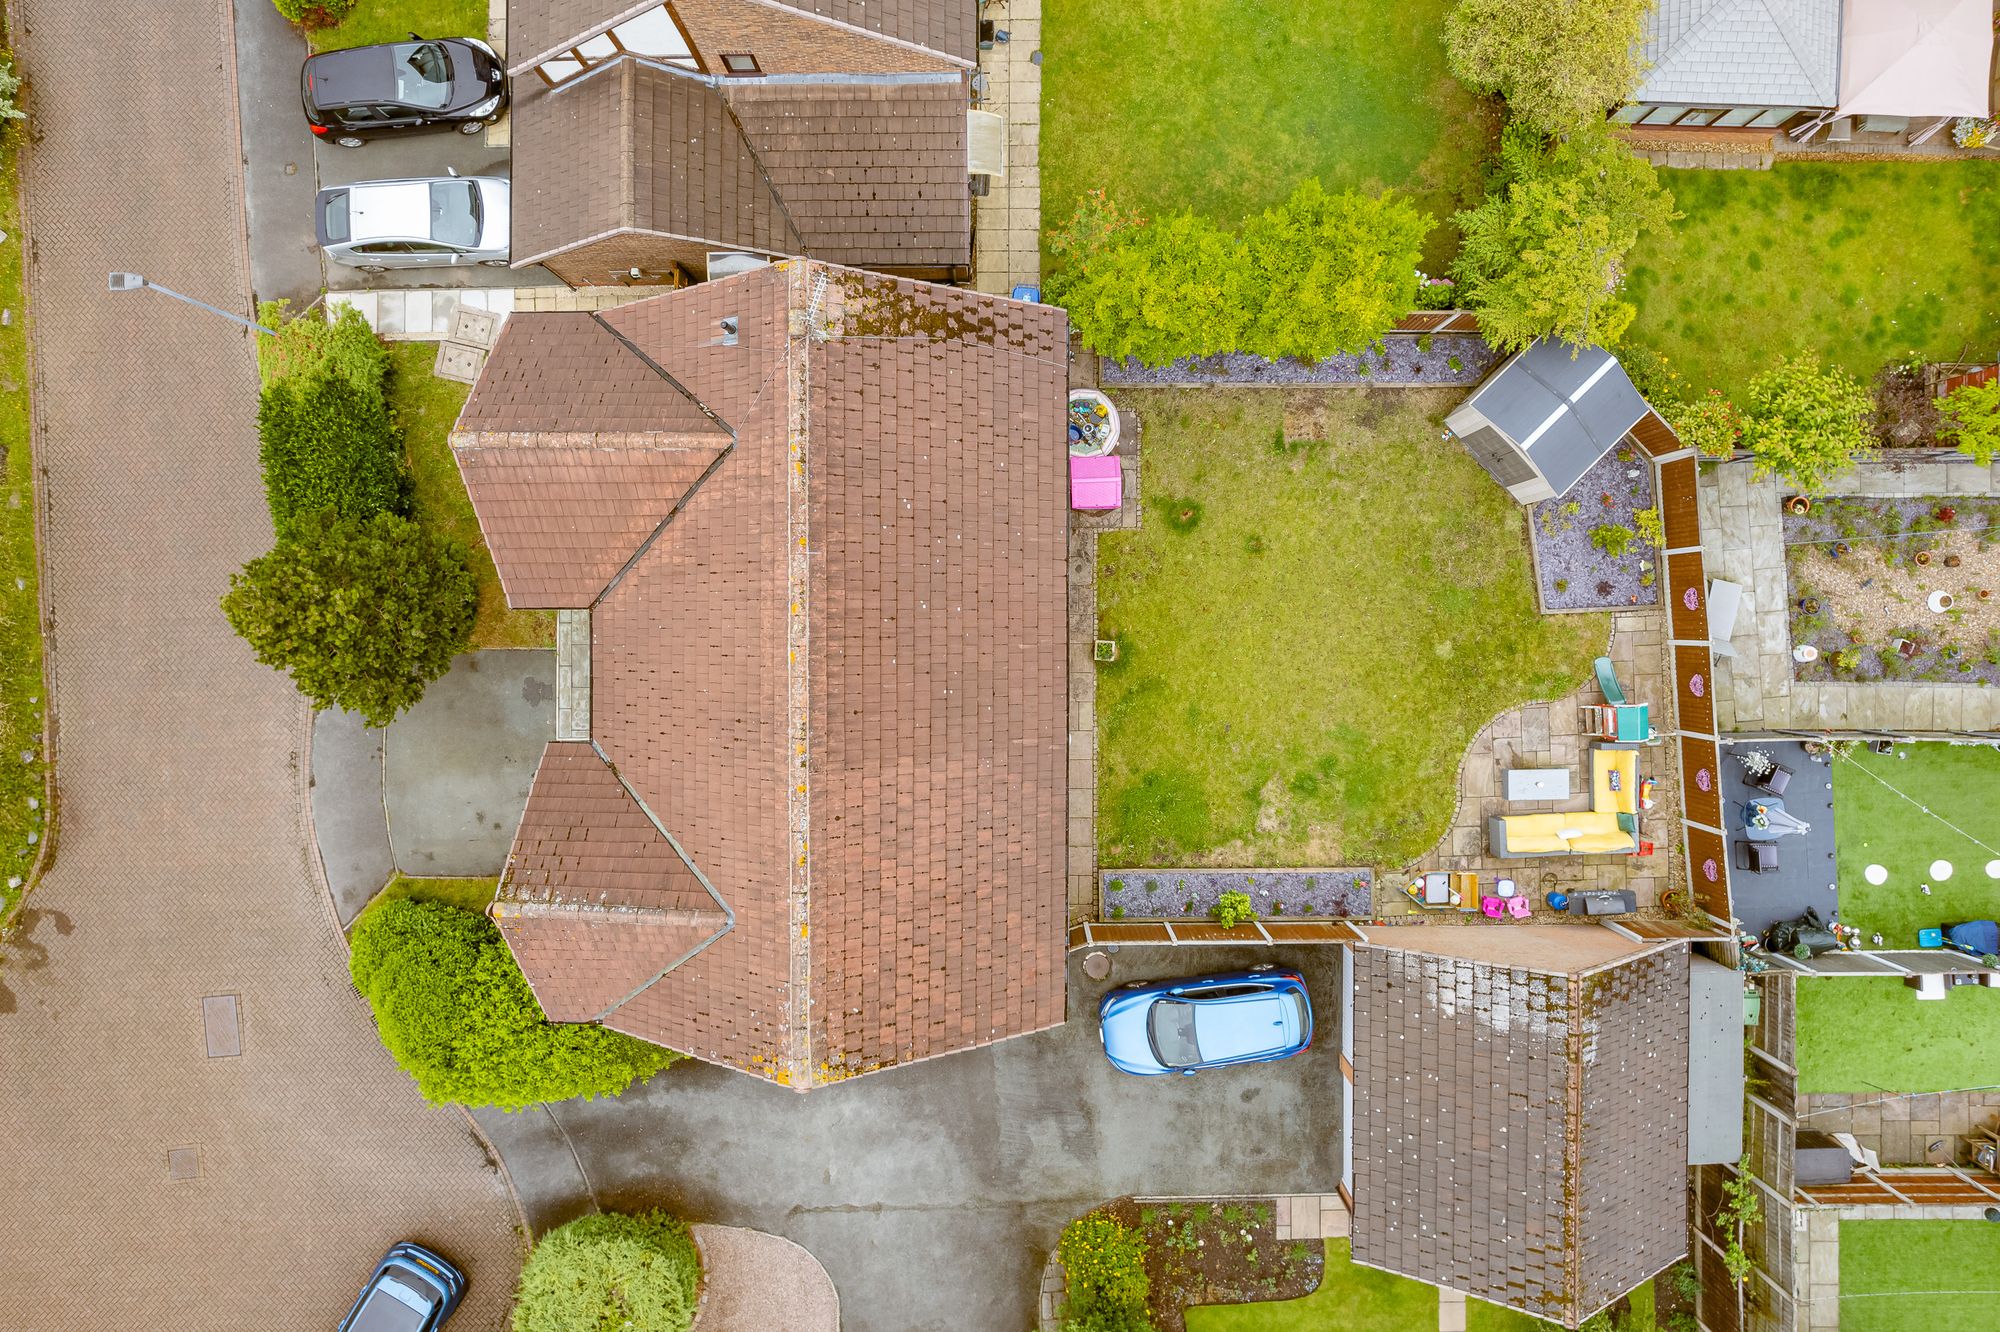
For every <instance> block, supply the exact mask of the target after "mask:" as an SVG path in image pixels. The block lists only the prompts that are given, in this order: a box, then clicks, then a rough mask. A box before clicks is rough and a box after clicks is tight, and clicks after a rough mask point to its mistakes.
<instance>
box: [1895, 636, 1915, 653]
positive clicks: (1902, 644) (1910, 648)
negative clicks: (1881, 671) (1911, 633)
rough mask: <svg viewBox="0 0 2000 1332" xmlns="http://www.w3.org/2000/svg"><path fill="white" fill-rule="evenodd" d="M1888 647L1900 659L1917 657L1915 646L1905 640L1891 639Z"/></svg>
mask: <svg viewBox="0 0 2000 1332" xmlns="http://www.w3.org/2000/svg"><path fill="white" fill-rule="evenodd" d="M1889 646H1890V647H1891V648H1893V649H1894V650H1895V652H1896V655H1897V656H1900V657H1914V656H1916V655H1917V645H1916V644H1915V643H1914V642H1912V641H1911V640H1909V639H1907V638H1892V639H1890V640H1889Z"/></svg>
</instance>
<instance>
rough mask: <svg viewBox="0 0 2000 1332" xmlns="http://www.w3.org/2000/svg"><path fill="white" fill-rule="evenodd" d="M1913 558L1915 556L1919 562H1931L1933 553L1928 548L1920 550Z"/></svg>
mask: <svg viewBox="0 0 2000 1332" xmlns="http://www.w3.org/2000/svg"><path fill="white" fill-rule="evenodd" d="M1912 558H1914V559H1915V560H1916V562H1917V563H1918V564H1929V563H1930V562H1931V553H1930V552H1929V551H1927V550H1920V551H1918V552H1917V553H1916V555H1915V556H1913V557H1912Z"/></svg>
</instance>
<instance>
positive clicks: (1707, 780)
mask: <svg viewBox="0 0 2000 1332" xmlns="http://www.w3.org/2000/svg"><path fill="white" fill-rule="evenodd" d="M1694 784H1695V785H1696V786H1698V787H1700V788H1701V789H1702V790H1704V791H1712V790H1714V789H1715V778H1714V777H1712V776H1710V775H1709V772H1708V769H1707V768H1696V769H1695V770H1694Z"/></svg>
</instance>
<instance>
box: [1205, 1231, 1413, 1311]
mask: <svg viewBox="0 0 2000 1332" xmlns="http://www.w3.org/2000/svg"><path fill="white" fill-rule="evenodd" d="M1325 1244H1326V1275H1325V1276H1323V1277H1322V1278H1321V1279H1320V1283H1319V1289H1318V1290H1315V1291H1314V1292H1313V1293H1312V1294H1310V1295H1308V1296H1306V1297H1305V1298H1304V1299H1302V1300H1271V1301H1265V1302H1262V1303H1257V1304H1203V1305H1196V1306H1194V1307H1192V1308H1190V1309H1188V1311H1187V1327H1188V1332H1322V1329H1325V1328H1335V1327H1338V1328H1367V1329H1369V1332H1437V1325H1438V1291H1437V1287H1436V1286H1428V1285H1425V1284H1424V1283H1423V1282H1421V1281H1412V1280H1410V1279H1409V1278H1408V1277H1400V1276H1396V1275H1395V1274H1393V1273H1390V1272H1383V1271H1378V1270H1377V1269H1375V1268H1373V1267H1363V1266H1361V1265H1360V1264H1358V1263H1356V1262H1355V1261H1354V1260H1353V1254H1352V1252H1351V1251H1350V1250H1349V1248H1348V1242H1347V1241H1346V1240H1344V1239H1330V1240H1326V1241H1325Z"/></svg>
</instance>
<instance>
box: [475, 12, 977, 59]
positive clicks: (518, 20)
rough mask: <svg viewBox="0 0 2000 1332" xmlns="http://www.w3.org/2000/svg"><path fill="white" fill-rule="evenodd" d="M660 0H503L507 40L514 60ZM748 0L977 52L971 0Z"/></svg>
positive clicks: (914, 41)
mask: <svg viewBox="0 0 2000 1332" xmlns="http://www.w3.org/2000/svg"><path fill="white" fill-rule="evenodd" d="M659 3H660V0H508V3H507V45H508V50H509V52H510V55H511V57H512V59H513V60H514V61H515V62H517V67H519V65H520V64H524V63H531V62H534V61H538V60H540V59H542V58H543V57H545V56H547V55H548V54H549V53H551V52H553V51H557V50H562V49H564V48H567V47H569V46H571V45H573V44H575V43H576V42H578V41H579V40H581V39H582V38H583V37H585V36H586V35H589V34H593V33H597V32H602V31H603V30H604V29H606V28H608V27H610V26H611V25H612V24H614V23H620V22H623V21H624V20H625V19H628V18H630V17H632V16H633V15H634V14H639V13H643V12H644V11H646V10H648V9H653V8H656V7H657V6H658V5H659ZM749 3H750V4H752V5H761V6H763V7H766V8H769V9H774V10H778V11H781V12H790V13H793V14H798V15H803V16H804V17H806V18H812V19H820V20H823V21H827V22H831V23H838V24H842V25H844V26H846V27H850V28H858V29H861V30H862V31H864V32H871V33H875V34H877V35H879V36H883V37H888V38H891V39H893V40H895V41H900V42H907V43H909V44H911V45H913V46H920V47H923V48H924V49H925V50H929V51H935V52H937V53H938V54H939V55H945V56H950V57H952V58H953V59H955V60H961V61H963V62H965V63H966V64H968V65H970V64H971V63H972V62H973V60H974V59H976V58H977V55H978V46H979V43H978V33H979V14H978V6H977V4H976V3H974V0H749Z"/></svg>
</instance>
